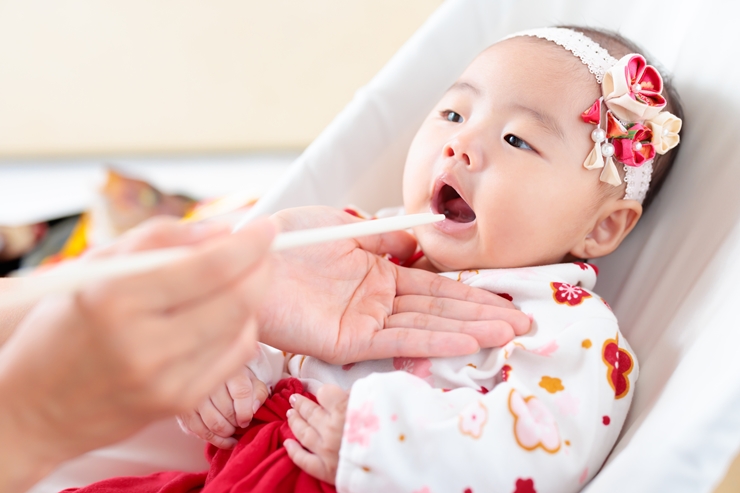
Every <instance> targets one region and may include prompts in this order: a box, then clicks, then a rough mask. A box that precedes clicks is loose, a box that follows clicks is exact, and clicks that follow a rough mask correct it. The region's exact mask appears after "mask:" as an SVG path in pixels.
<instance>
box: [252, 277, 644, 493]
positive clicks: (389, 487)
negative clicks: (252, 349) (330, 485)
mask: <svg viewBox="0 0 740 493" xmlns="http://www.w3.org/2000/svg"><path fill="white" fill-rule="evenodd" d="M442 275H444V276H446V277H449V278H452V279H457V280H459V281H461V282H464V283H465V284H468V285H470V286H475V287H479V288H483V289H487V290H489V291H492V292H494V293H498V294H500V295H501V296H503V297H505V298H508V299H511V301H512V302H513V303H514V305H515V306H516V307H517V308H519V309H520V310H522V311H523V312H524V313H526V314H529V315H531V316H532V318H533V322H534V323H533V324H532V330H531V331H530V332H529V333H528V334H526V335H523V336H519V337H516V338H515V339H514V340H513V341H511V342H510V343H508V344H507V345H506V346H504V347H502V348H496V349H485V350H482V351H480V352H479V353H477V354H473V355H470V356H461V357H455V358H393V359H386V360H375V361H366V362H360V363H354V364H348V365H344V366H335V365H330V364H328V363H325V362H323V361H321V360H318V359H316V358H312V357H308V356H302V355H292V354H287V355H286V354H284V353H282V352H281V351H277V350H275V349H273V348H270V347H269V346H261V352H260V354H259V356H258V357H257V358H256V359H255V361H254V362H253V363H252V364H250V365H249V366H250V368H252V370H253V371H254V372H255V374H256V375H257V376H258V378H260V379H262V380H263V381H264V382H265V383H266V384H267V385H268V386H272V385H274V384H275V383H276V382H277V380H279V379H280V378H284V377H287V376H292V377H296V378H299V379H301V380H302V381H303V383H304V385H306V386H307V388H308V390H309V391H311V392H314V393H315V391H316V389H317V388H318V387H319V386H320V385H321V384H323V383H334V384H337V385H339V386H341V387H343V388H345V389H351V390H350V399H349V405H348V410H347V420H346V423H345V427H344V436H343V438H342V446H341V450H340V461H339V469H338V472H337V478H336V485H337V490H338V491H339V492H352V493H356V492H357V493H359V492H368V493H393V492H404V493H412V492H414V493H446V492H450V493H452V492H454V493H486V492H506V493H535V492H536V493H546V492H574V491H578V490H579V489H580V488H581V487H582V486H583V485H584V484H585V483H586V481H588V480H589V479H590V478H591V477H593V476H594V475H595V474H596V473H597V472H598V470H599V468H600V467H601V465H602V464H603V462H604V460H605V459H606V458H607V456H608V454H609V451H610V450H611V449H612V447H613V445H614V443H615V442H616V440H617V437H618V435H619V431H620V429H621V427H622V424H623V423H624V420H625V417H626V415H627V411H628V410H629V406H630V402H631V400H632V395H633V389H634V384H635V380H637V374H638V368H637V360H636V359H635V356H634V354H633V352H632V350H631V349H630V347H629V345H628V344H627V341H626V340H625V339H624V338H623V337H622V335H621V334H620V332H619V327H618V325H617V320H616V318H615V317H614V315H613V314H612V312H611V309H610V308H609V305H607V303H606V302H605V301H604V300H602V299H601V298H600V297H599V296H598V295H596V294H594V293H593V292H592V291H591V289H592V288H593V286H594V284H595V283H596V271H595V268H594V267H593V266H591V265H589V264H584V263H571V264H557V265H547V266H542V267H531V268H520V269H500V270H481V271H464V272H453V273H444V274H442Z"/></svg>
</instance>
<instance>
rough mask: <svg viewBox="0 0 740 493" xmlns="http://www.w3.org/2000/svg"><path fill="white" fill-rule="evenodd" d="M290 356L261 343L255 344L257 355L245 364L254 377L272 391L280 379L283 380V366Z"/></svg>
mask: <svg viewBox="0 0 740 493" xmlns="http://www.w3.org/2000/svg"><path fill="white" fill-rule="evenodd" d="M289 356H290V354H286V353H284V352H283V351H280V350H279V349H275V348H274V347H272V346H268V345H267V344H262V343H261V342H260V343H258V344H257V354H255V355H254V357H253V358H252V359H251V360H249V361H248V362H247V363H246V366H247V368H249V369H250V370H252V373H254V376H256V377H257V378H258V379H259V380H260V381H262V382H263V383H264V384H265V385H267V388H269V389H272V388H273V387H274V386H275V384H276V383H278V381H279V380H280V379H281V378H284V376H285V375H284V374H285V365H286V364H287V362H288V357H289Z"/></svg>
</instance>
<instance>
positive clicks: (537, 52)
mask: <svg viewBox="0 0 740 493" xmlns="http://www.w3.org/2000/svg"><path fill="white" fill-rule="evenodd" d="M460 82H464V83H469V84H472V85H474V86H476V87H477V88H478V89H480V91H481V93H483V94H485V93H488V96H490V97H491V98H494V99H496V100H497V101H498V102H501V101H502V100H508V99H516V100H519V101H520V102H524V100H529V101H530V102H532V103H536V102H539V103H540V104H542V105H545V106H551V105H553V104H554V105H555V106H560V107H563V106H564V105H565V106H572V107H573V108H576V109H577V112H578V113H576V116H577V115H578V114H580V112H581V111H582V110H583V109H584V108H586V107H587V106H590V105H591V104H592V103H593V101H594V100H595V99H596V98H598V97H599V95H600V87H599V85H598V83H597V82H596V79H595V77H594V76H593V75H592V74H591V73H590V72H589V70H588V67H587V66H586V65H584V64H583V63H581V61H580V60H579V59H578V58H576V57H575V56H574V55H572V54H571V53H570V52H569V51H567V50H565V49H564V48H562V47H560V46H558V45H556V44H555V43H552V42H550V41H547V40H542V39H538V38H532V37H516V38H510V39H506V40H503V41H500V42H498V43H496V44H494V45H491V46H489V47H488V48H486V49H485V50H483V51H482V52H481V53H480V54H479V55H478V56H477V57H476V58H475V59H474V60H473V62H472V63H471V64H470V65H469V66H468V67H467V68H466V69H465V71H464V72H463V74H462V76H461V77H460V78H459V79H458V83H460ZM581 106H583V107H581Z"/></svg>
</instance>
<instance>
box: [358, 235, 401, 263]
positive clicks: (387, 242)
mask: <svg viewBox="0 0 740 493" xmlns="http://www.w3.org/2000/svg"><path fill="white" fill-rule="evenodd" d="M355 241H357V243H358V244H359V245H360V247H361V248H362V249H363V250H366V251H368V252H370V253H374V254H376V255H383V254H386V253H390V254H391V255H393V256H394V257H397V258H399V259H401V260H405V259H407V258H409V257H410V256H411V255H413V253H414V252H415V251H416V238H414V237H413V235H411V234H409V233H407V232H406V231H391V232H390V233H383V234H379V235H372V236H363V237H360V238H356V240H355Z"/></svg>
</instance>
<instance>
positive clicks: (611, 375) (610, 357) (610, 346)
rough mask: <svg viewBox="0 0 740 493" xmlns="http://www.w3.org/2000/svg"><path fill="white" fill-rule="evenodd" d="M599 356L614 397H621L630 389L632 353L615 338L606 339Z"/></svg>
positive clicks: (632, 365)
mask: <svg viewBox="0 0 740 493" xmlns="http://www.w3.org/2000/svg"><path fill="white" fill-rule="evenodd" d="M601 357H602V360H603V361H604V364H605V365H606V380H607V382H609V386H610V387H611V388H612V390H614V398H615V399H621V398H622V397H624V396H625V395H627V394H628V393H629V391H630V379H629V374H630V373H632V368H634V361H633V360H632V355H630V353H628V352H627V351H626V350H625V349H622V348H620V347H619V341H618V336H617V339H607V340H606V341H605V342H604V346H603V347H602V349H601Z"/></svg>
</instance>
